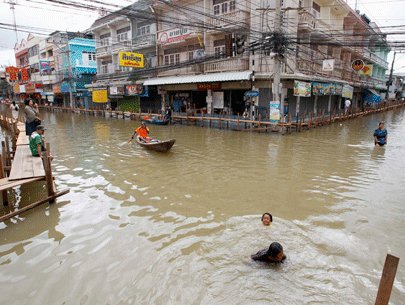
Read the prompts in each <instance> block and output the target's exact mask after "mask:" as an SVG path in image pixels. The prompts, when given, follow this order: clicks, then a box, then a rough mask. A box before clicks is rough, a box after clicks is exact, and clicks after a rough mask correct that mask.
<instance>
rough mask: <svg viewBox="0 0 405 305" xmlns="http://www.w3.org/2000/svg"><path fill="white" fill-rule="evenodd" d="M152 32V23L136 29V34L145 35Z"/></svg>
mask: <svg viewBox="0 0 405 305" xmlns="http://www.w3.org/2000/svg"><path fill="white" fill-rule="evenodd" d="M148 34H150V25H144V26H141V27H139V28H138V29H137V30H136V36H144V35H148Z"/></svg>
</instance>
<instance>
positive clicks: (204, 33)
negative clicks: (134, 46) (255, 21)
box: [144, 0, 256, 113]
mask: <svg viewBox="0 0 405 305" xmlns="http://www.w3.org/2000/svg"><path fill="white" fill-rule="evenodd" d="M252 6H255V5H253V4H252V3H251V2H250V1H249V2H248V1H236V0H230V1H229V0H228V1H222V0H205V1H176V2H173V3H171V4H170V5H168V4H164V3H158V4H156V5H155V6H154V10H155V11H156V12H157V15H158V16H160V17H159V18H158V19H157V27H158V32H157V49H158V66H159V74H158V76H159V78H155V79H149V80H146V81H145V82H144V85H149V86H159V89H160V90H159V91H160V92H161V93H163V95H162V96H163V99H162V100H163V103H162V108H164V107H165V106H168V105H173V106H174V109H175V111H181V110H184V109H185V108H197V109H201V110H202V111H206V112H209V113H211V112H213V111H214V110H215V109H217V110H218V111H225V112H230V110H231V109H233V112H240V113H242V112H243V110H244V108H245V98H244V93H245V92H246V91H247V90H249V89H250V88H251V81H250V80H251V75H252V70H251V69H250V66H249V53H248V52H243V50H238V49H236V48H233V41H234V40H235V39H239V41H240V42H241V44H243V43H245V44H247V43H248V42H249V40H250V33H251V18H252V14H251V11H252V9H253V7H252ZM255 7H256V6H255ZM255 14H256V13H255ZM167 20H172V22H168V21H167ZM239 53H240V54H239Z"/></svg>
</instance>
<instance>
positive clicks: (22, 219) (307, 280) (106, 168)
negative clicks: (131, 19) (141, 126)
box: [0, 110, 405, 305]
mask: <svg viewBox="0 0 405 305" xmlns="http://www.w3.org/2000/svg"><path fill="white" fill-rule="evenodd" d="M404 115H405V111H404V110H396V111H391V112H387V113H381V114H375V115H372V116H367V117H363V118H359V119H356V120H352V121H347V122H343V123H342V125H339V124H335V125H333V126H329V127H323V128H317V129H313V130H311V131H305V132H302V133H293V134H290V135H284V136H282V135H279V134H256V133H244V132H233V131H226V130H219V129H208V128H199V127H191V126H189V127H187V126H180V125H173V126H169V127H165V126H151V133H152V135H153V136H155V137H157V138H161V139H166V138H176V144H175V146H174V147H173V148H172V150H171V151H170V152H169V153H167V154H160V153H153V152H149V151H146V150H144V149H143V148H141V147H139V146H137V144H126V143H125V142H126V141H127V140H128V139H129V136H130V134H131V132H132V130H133V127H134V126H135V125H136V124H137V122H134V121H129V120H122V119H121V120H118V119H109V118H101V117H90V116H80V115H75V114H61V113H44V114H43V117H44V119H45V120H44V121H45V125H46V126H47V128H48V130H47V131H46V138H47V140H48V142H50V143H51V150H52V153H53V155H54V156H55V160H54V162H53V168H54V173H55V176H56V182H57V187H58V189H63V188H70V193H69V194H67V195H65V196H63V197H61V198H59V199H58V200H57V203H56V204H53V205H51V206H49V205H43V206H41V207H38V208H36V209H35V210H32V211H30V212H28V213H25V214H22V215H21V216H19V217H15V218H13V219H12V220H11V221H7V222H5V223H1V224H0V290H1V293H0V304H5V305H14V304H15V305H21V304H30V305H31V304H41V305H47V304H49V305H54V304H111V305H112V304H153V305H159V304H161V305H167V304H174V305H192V304H195V305H197V304H206V305H213V304H215V305H216V304H218V305H220V304H223V305H225V304H226V305H228V304H232V305H234V304H253V305H256V304H257V305H259V304H286V305H293V304H297V305H298V304H300V305H301V304H345V305H348V304H354V305H361V304H374V300H375V296H376V292H377V289H378V284H379V279H380V276H381V271H382V267H383V264H384V260H385V256H386V254H387V253H391V254H393V255H396V256H400V257H401V256H402V257H401V261H400V265H399V268H398V272H397V276H396V280H395V285H394V289H393V292H392V297H391V303H390V304H395V305H400V304H404V302H405V301H404V300H405V268H404V267H405V257H404V254H405V175H404V171H405V157H404V151H405V137H404V135H405V116H404ZM382 119H383V120H385V121H386V127H387V129H388V131H389V143H388V145H387V146H386V147H384V148H375V147H374V145H373V138H372V133H373V130H374V129H375V128H376V126H377V124H378V121H379V120H382ZM44 194H45V191H44V187H43V185H42V184H41V183H38V184H36V185H31V186H24V187H23V188H21V189H15V190H13V191H12V192H10V197H11V200H12V201H14V202H15V203H16V204H19V205H20V206H22V205H24V204H26V202H28V201H32V200H34V199H36V198H40V197H41V196H44ZM266 211H268V212H271V213H272V214H273V217H274V219H273V224H272V225H271V226H270V227H263V226H262V225H261V222H260V216H261V214H262V213H263V212H266ZM1 212H2V211H1ZM272 241H278V242H280V243H281V244H282V245H283V246H284V250H285V253H286V255H287V257H288V258H287V260H286V261H285V263H284V264H281V265H278V266H266V265H262V264H259V263H254V262H251V261H250V260H249V256H250V254H252V253H255V252H256V251H258V250H260V249H262V248H265V247H268V246H269V244H270V243H271V242H272Z"/></svg>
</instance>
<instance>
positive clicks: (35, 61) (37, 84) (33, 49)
mask: <svg viewBox="0 0 405 305" xmlns="http://www.w3.org/2000/svg"><path fill="white" fill-rule="evenodd" d="M41 40H42V38H40V37H36V36H34V35H32V34H29V35H28V37H27V49H28V64H29V68H30V69H29V71H30V73H29V75H30V81H29V82H28V83H27V84H25V93H26V94H27V95H29V96H30V97H31V98H33V99H35V100H36V101H37V102H39V101H41V98H42V96H41V92H43V84H42V78H41V73H40V68H39V43H40V41H41ZM20 88H21V86H20ZM20 91H21V90H20ZM21 92H22V91H21ZM22 93H23V92H22Z"/></svg>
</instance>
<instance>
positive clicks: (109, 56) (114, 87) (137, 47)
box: [90, 1, 159, 108]
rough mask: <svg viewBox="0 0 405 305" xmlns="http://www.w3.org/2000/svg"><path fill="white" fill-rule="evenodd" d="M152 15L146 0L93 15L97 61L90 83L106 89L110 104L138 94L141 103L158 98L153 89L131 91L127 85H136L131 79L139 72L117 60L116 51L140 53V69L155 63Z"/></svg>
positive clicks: (92, 27)
mask: <svg viewBox="0 0 405 305" xmlns="http://www.w3.org/2000/svg"><path fill="white" fill-rule="evenodd" d="M142 16H143V17H142ZM152 17H153V12H152V11H151V9H150V7H149V5H148V3H147V2H146V1H138V2H136V3H135V4H133V5H131V6H128V7H126V8H124V9H122V10H119V11H117V12H114V13H112V14H109V15H107V16H105V17H102V18H100V19H97V20H96V21H95V22H94V23H93V25H92V26H91V28H90V31H91V32H92V33H93V34H94V38H95V40H96V61H97V77H96V79H95V81H94V82H93V84H92V86H91V87H93V88H98V89H108V95H109V100H110V102H111V105H112V107H113V108H115V107H117V106H119V104H124V103H126V104H128V103H132V102H134V101H135V100H137V101H138V97H140V96H141V99H140V102H141V106H142V104H143V103H144V104H145V105H146V104H147V106H148V107H151V106H152V108H154V104H155V102H154V99H156V98H159V97H158V96H157V92H156V90H150V91H149V90H147V92H146V93H145V92H143V91H139V92H140V93H139V94H138V93H136V95H137V96H138V97H135V96H134V95H133V92H134V91H133V90H127V87H128V86H130V87H131V88H134V86H137V85H136V83H135V82H136V80H137V79H139V77H140V76H137V70H136V68H132V67H123V66H120V64H119V54H120V52H135V53H140V54H143V56H144V69H142V70H143V72H145V71H147V70H148V69H151V68H153V67H155V66H156V24H155V22H154V17H153V18H152ZM143 75H144V76H145V74H143ZM146 75H147V74H146ZM145 107H146V106H145Z"/></svg>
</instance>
